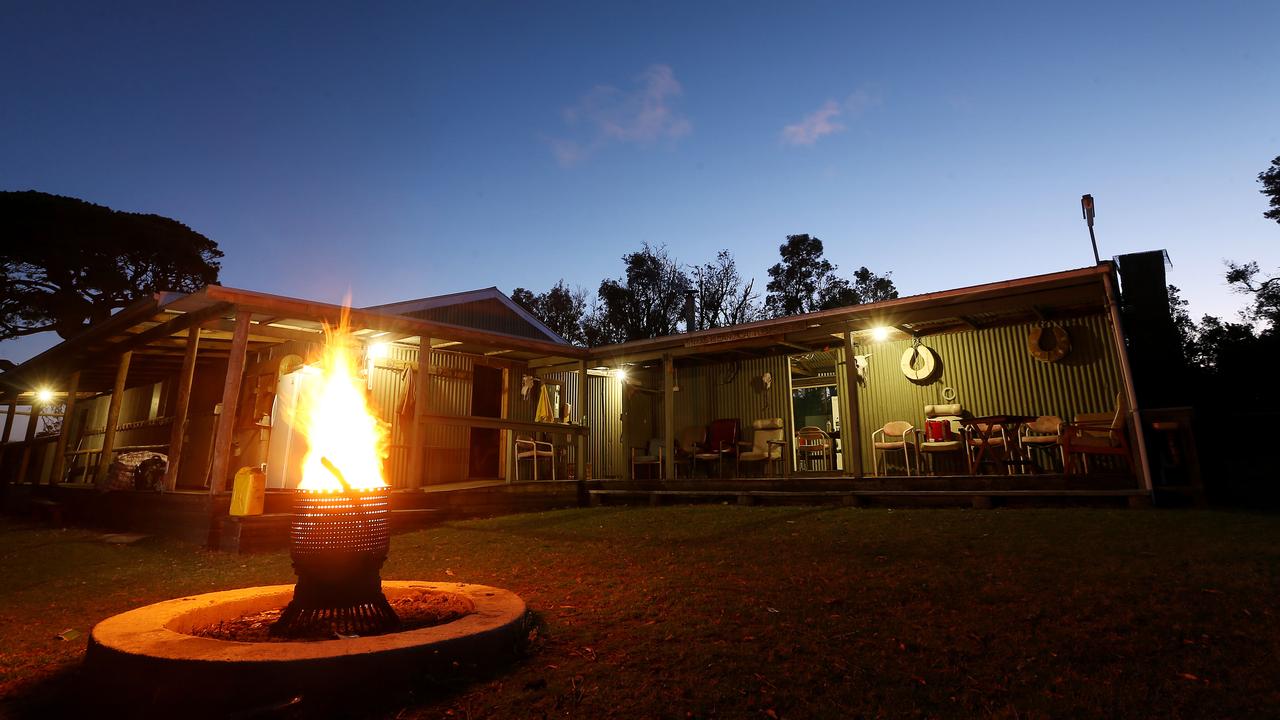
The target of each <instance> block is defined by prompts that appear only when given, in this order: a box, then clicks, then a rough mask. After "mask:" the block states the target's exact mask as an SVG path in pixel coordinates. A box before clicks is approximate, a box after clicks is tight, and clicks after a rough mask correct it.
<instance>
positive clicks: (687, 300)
mask: <svg viewBox="0 0 1280 720" xmlns="http://www.w3.org/2000/svg"><path fill="white" fill-rule="evenodd" d="M697 297H698V291H697V290H692V289H690V290H685V291H684V331H685V332H693V331H695V330H697V329H698V301H697Z"/></svg>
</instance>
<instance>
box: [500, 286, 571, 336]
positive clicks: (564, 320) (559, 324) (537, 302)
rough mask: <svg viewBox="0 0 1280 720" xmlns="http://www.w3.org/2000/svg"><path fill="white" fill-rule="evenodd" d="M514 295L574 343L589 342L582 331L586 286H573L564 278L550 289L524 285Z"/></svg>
mask: <svg viewBox="0 0 1280 720" xmlns="http://www.w3.org/2000/svg"><path fill="white" fill-rule="evenodd" d="M511 299H512V300H514V301H515V302H516V303H517V304H518V305H520V306H521V307H523V308H524V309H525V310H528V311H529V312H530V313H532V314H533V316H534V317H536V318H538V319H539V320H541V321H542V324H544V325H546V326H547V327H549V328H551V330H552V331H553V332H555V333H556V334H557V335H559V336H560V337H562V338H564V339H565V340H568V341H569V342H571V343H573V344H574V345H585V344H586V337H585V336H584V335H583V332H582V317H583V314H584V313H585V312H586V307H587V293H586V291H585V290H582V289H581V288H578V289H576V290H574V289H570V288H569V287H568V286H566V285H565V284H564V279H563V278H561V279H560V282H557V283H556V284H555V286H554V287H552V288H551V289H550V290H548V291H546V292H544V293H539V294H537V295H535V294H533V293H532V292H530V291H528V290H526V289H524V288H516V289H515V290H514V291H512V293H511Z"/></svg>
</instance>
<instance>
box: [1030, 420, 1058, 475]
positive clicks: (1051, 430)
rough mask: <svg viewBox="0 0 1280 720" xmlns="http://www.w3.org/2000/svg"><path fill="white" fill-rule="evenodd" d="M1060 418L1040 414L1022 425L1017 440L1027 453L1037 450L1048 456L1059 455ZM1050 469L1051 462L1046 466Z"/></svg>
mask: <svg viewBox="0 0 1280 720" xmlns="http://www.w3.org/2000/svg"><path fill="white" fill-rule="evenodd" d="M1061 428H1062V418H1060V417H1058V416H1057V415H1041V416H1040V417H1038V418H1036V419H1035V420H1033V421H1031V422H1029V423H1027V424H1026V425H1023V426H1022V428H1021V429H1020V430H1019V432H1020V433H1021V437H1020V438H1019V442H1020V443H1021V445H1022V447H1023V449H1024V450H1026V452H1027V453H1028V455H1030V453H1031V452H1033V451H1039V452H1043V453H1046V454H1048V455H1049V456H1051V457H1052V456H1053V455H1061V450H1060V448H1061V446H1062V430H1061ZM1062 465H1063V467H1064V468H1065V467H1066V461H1065V459H1064V460H1063V463H1062ZM1046 467H1048V468H1049V469H1052V467H1053V466H1052V464H1050V465H1048V466H1046Z"/></svg>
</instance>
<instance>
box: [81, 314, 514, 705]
mask: <svg viewBox="0 0 1280 720" xmlns="http://www.w3.org/2000/svg"><path fill="white" fill-rule="evenodd" d="M357 347H358V343H357V341H356V340H355V339H354V338H353V336H351V335H350V333H348V332H346V331H345V323H344V324H343V326H340V327H339V329H338V330H336V331H332V332H330V333H329V336H328V342H327V344H326V348H325V352H324V356H323V360H322V362H321V364H320V366H319V367H312V368H310V370H308V372H310V373H311V375H312V377H311V378H310V380H311V381H310V382H308V383H304V384H303V386H302V387H303V391H302V393H301V399H300V401H299V405H298V407H297V408H296V412H295V413H294V416H293V417H292V418H291V421H292V422H293V424H295V425H296V426H297V427H298V428H300V429H301V430H302V431H303V434H304V435H305V436H306V439H307V452H306V454H305V456H304V458H303V462H302V466H301V468H300V469H299V471H298V475H297V477H298V478H299V483H298V492H297V495H296V496H295V498H294V506H293V519H292V522H291V525H290V543H289V544H290V557H291V559H292V560H293V569H294V572H295V573H296V574H297V577H298V580H297V584H296V585H295V586H294V587H293V588H292V593H290V589H291V588H290V587H289V586H287V585H285V586H279V585H277V586H271V587H259V588H246V589H243V590H229V591H224V592H219V593H209V594H207V595H197V596H193V597H187V598H179V599H177V600H169V601H167V602H162V603H158V604H155V605H149V606H147V607H143V608H139V609H137V610H132V611H130V612H126V613H123V614H121V615H116V616H115V617H112V618H108V619H107V620H104V621H103V622H101V623H99V624H98V625H97V626H96V627H94V629H93V631H92V634H91V636H90V640H89V649H88V653H87V655H86V664H87V665H88V666H89V668H90V670H91V673H90V674H91V676H93V677H95V678H97V679H100V680H102V681H103V682H104V684H105V685H106V686H107V687H106V688H104V693H103V698H104V700H107V701H110V700H111V699H112V698H115V699H118V700H124V701H126V702H128V701H129V700H126V698H137V697H138V696H141V697H143V698H146V702H148V703H150V704H151V706H152V707H153V708H154V707H156V706H157V705H191V706H194V707H199V708H201V709H203V710H206V711H207V710H210V709H211V708H222V709H225V708H230V707H236V706H244V704H245V703H252V702H259V701H261V700H263V699H270V698H275V697H279V695H280V694H281V693H293V692H314V693H317V694H334V693H342V692H346V691H355V689H356V688H360V687H361V686H362V684H366V685H367V684H374V683H378V684H386V683H388V682H394V681H396V680H398V679H403V680H411V679H414V678H419V677H421V676H423V675H434V674H438V673H448V672H453V671H455V670H458V669H468V668H480V667H486V666H493V665H496V664H500V663H503V662H506V661H509V660H510V659H511V658H512V657H513V656H514V655H515V654H516V653H518V652H519V650H520V648H521V647H522V645H523V642H524V640H525V639H526V638H527V631H528V628H527V627H526V623H527V615H526V610H525V605H524V602H523V601H522V600H520V598H519V597H517V596H516V595H514V594H512V593H510V592H508V591H506V590H502V589H499V588H491V587H485V586H480V585H466V584H457V583H422V582H396V581H388V582H383V580H382V577H381V571H382V566H383V563H385V562H386V559H387V552H388V549H389V547H390V527H389V525H390V523H389V520H390V497H391V491H390V488H388V486H387V484H386V482H385V481H384V480H383V476H382V460H383V458H384V457H385V456H386V447H387V434H388V433H387V427H386V425H385V424H384V423H381V422H380V421H379V420H378V418H377V416H376V414H374V413H373V412H372V411H371V410H370V408H369V406H368V402H367V397H366V392H367V391H366V387H367V386H366V384H365V383H364V382H363V381H362V380H361V379H360V378H359V372H358V368H359V367H360V365H361V363H358V362H356V358H357V357H358V353H357V352H356V349H357ZM388 593H390V594H391V595H392V599H395V600H397V602H401V601H403V600H404V599H408V598H411V597H413V596H415V595H417V596H421V595H423V594H425V593H435V594H437V595H441V594H443V595H448V596H449V597H450V598H451V600H452V601H456V603H457V604H458V605H460V606H464V607H466V608H468V609H469V610H470V611H469V612H465V613H464V614H462V615H461V616H460V617H456V619H450V618H452V617H453V616H450V618H446V619H448V620H449V621H446V622H443V624H438V625H433V626H431V627H419V628H417V629H408V630H405V629H403V628H402V627H401V623H400V618H398V617H397V616H396V613H395V611H394V610H393V609H392V606H391V604H390V603H389V602H388V599H387V594H388ZM281 607H283V608H284V609H283V611H281V612H280V617H279V620H278V621H276V622H275V623H274V624H273V625H271V628H270V635H271V638H270V639H271V640H273V642H254V641H250V642H242V641H232V640H221V639H215V638H213V637H208V636H201V635H200V629H201V628H205V627H208V626H211V625H214V626H217V625H222V624H226V623H231V624H235V623H236V622H238V621H240V620H242V619H243V618H245V617H257V616H273V615H274V613H275V612H276V611H278V610H279V608H281ZM259 627H260V626H259ZM230 689H234V693H231V692H229V690H230ZM202 690H203V691H204V692H201V691H202ZM164 692H170V693H171V695H169V696H162V695H161V694H162V693H164Z"/></svg>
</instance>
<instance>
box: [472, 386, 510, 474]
mask: <svg viewBox="0 0 1280 720" xmlns="http://www.w3.org/2000/svg"><path fill="white" fill-rule="evenodd" d="M504 380H505V371H504V370H503V369H502V368H494V367H488V366H485V365H476V366H475V371H474V372H473V373H472V376H471V414H472V415H474V416H475V417H485V418H501V417H502V395H503V392H502V389H503V387H504V386H505V383H504ZM470 430H471V437H470V443H469V446H468V447H469V451H468V462H467V477H468V478H470V479H472V480H496V479H498V478H499V477H501V473H502V431H501V430H499V429H497V428H478V427H473V428H471V429H470Z"/></svg>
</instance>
